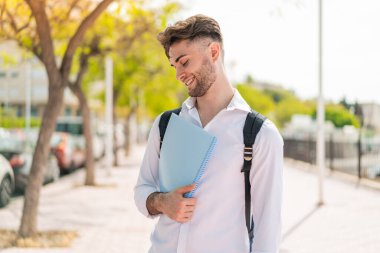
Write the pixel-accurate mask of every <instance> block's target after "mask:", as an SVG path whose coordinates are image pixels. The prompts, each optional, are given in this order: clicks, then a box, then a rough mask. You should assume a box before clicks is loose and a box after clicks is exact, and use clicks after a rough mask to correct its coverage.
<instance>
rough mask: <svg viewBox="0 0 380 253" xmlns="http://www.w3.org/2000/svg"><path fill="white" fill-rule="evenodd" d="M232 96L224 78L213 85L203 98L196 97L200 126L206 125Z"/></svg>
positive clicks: (230, 87) (230, 86) (226, 104)
mask: <svg viewBox="0 0 380 253" xmlns="http://www.w3.org/2000/svg"><path fill="white" fill-rule="evenodd" d="M233 96H234V89H233V87H232V85H231V84H230V83H229V82H228V80H227V79H226V78H225V79H224V80H221V81H220V82H219V83H214V84H213V85H212V86H211V87H210V89H209V90H208V91H207V93H206V94H205V95H204V96H202V97H197V98H196V107H197V109H198V113H199V117H200V119H201V122H202V125H203V126H205V125H207V123H208V122H209V121H210V120H211V119H212V118H213V117H215V115H216V114H218V113H219V112H220V111H221V110H223V109H224V108H226V107H227V106H228V104H229V103H230V102H231V100H232V97H233Z"/></svg>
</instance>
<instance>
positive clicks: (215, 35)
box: [157, 14, 223, 58]
mask: <svg viewBox="0 0 380 253" xmlns="http://www.w3.org/2000/svg"><path fill="white" fill-rule="evenodd" d="M199 38H210V39H212V40H213V41H217V42H219V43H220V44H221V46H222V47H223V37H222V33H221V31H220V27H219V24H218V22H216V20H215V19H213V18H210V17H207V16H205V15H201V14H198V15H195V16H191V17H189V18H187V19H185V20H182V21H178V22H176V23H175V24H174V25H171V26H168V27H167V28H166V29H165V31H163V32H161V33H159V34H158V36H157V39H158V41H159V42H160V43H161V45H162V46H163V47H164V49H165V54H166V56H167V57H168V58H169V48H170V46H171V45H172V44H173V43H175V42H176V41H180V40H186V39H188V40H190V41H193V40H195V39H199Z"/></svg>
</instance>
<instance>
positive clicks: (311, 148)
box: [284, 135, 380, 179]
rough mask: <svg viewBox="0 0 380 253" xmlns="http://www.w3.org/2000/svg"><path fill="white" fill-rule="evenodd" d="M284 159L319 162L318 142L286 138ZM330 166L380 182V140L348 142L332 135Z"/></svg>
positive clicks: (328, 140) (328, 145)
mask: <svg viewBox="0 0 380 253" xmlns="http://www.w3.org/2000/svg"><path fill="white" fill-rule="evenodd" d="M284 142H285V144H284V156H285V157H288V158H292V159H295V160H300V161H304V162H307V163H311V164H315V163H316V141H315V138H314V136H313V135H310V136H308V137H306V138H302V139H299V138H298V139H297V138H287V137H284ZM325 151H326V167H328V168H330V169H331V170H338V171H342V172H346V173H350V174H353V175H357V176H358V177H366V178H377V179H380V140H379V139H373V138H372V139H371V138H361V139H360V140H359V139H357V140H345V139H343V138H337V137H334V135H330V136H329V137H328V138H326V143H325Z"/></svg>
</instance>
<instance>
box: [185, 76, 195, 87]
mask: <svg viewBox="0 0 380 253" xmlns="http://www.w3.org/2000/svg"><path fill="white" fill-rule="evenodd" d="M194 80H195V78H194V77H192V78H190V79H188V80H187V81H186V82H185V85H186V86H187V87H189V86H190V85H191V84H192V83H193V82H194Z"/></svg>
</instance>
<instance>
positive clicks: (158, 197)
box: [147, 184, 196, 223]
mask: <svg viewBox="0 0 380 253" xmlns="http://www.w3.org/2000/svg"><path fill="white" fill-rule="evenodd" d="M194 188H195V184H192V185H187V186H183V187H180V188H177V189H176V190H173V191H171V192H168V193H157V192H155V193H152V194H151V195H149V197H148V199H147V208H148V211H149V213H150V214H153V215H154V214H159V213H163V214H165V215H167V216H168V217H169V218H170V219H172V220H174V221H177V222H180V223H185V222H188V221H189V220H190V219H191V217H192V216H193V212H194V209H195V204H196V200H195V198H185V197H183V195H184V194H185V193H187V192H191V191H192V190H193V189H194Z"/></svg>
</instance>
